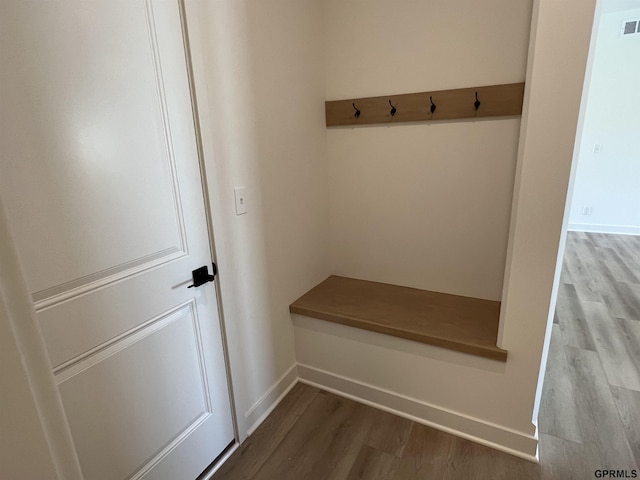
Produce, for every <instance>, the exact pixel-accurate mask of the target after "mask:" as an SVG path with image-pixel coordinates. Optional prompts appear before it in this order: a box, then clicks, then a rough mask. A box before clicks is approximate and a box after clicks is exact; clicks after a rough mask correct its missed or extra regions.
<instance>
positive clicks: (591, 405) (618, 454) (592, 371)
mask: <svg viewBox="0 0 640 480" xmlns="http://www.w3.org/2000/svg"><path fill="white" fill-rule="evenodd" d="M564 351H565V354H566V355H567V360H568V362H569V375H570V378H571V382H572V383H573V385H575V387H576V390H577V392H578V393H579V394H578V395H577V396H576V399H575V408H576V411H577V415H578V416H579V418H580V419H581V422H580V431H581V436H582V438H583V439H584V441H583V443H587V442H590V443H593V444H594V445H595V446H596V447H597V448H598V449H599V451H600V452H601V456H602V458H604V459H607V460H608V461H609V462H611V464H612V465H616V464H619V465H629V464H630V463H632V462H633V454H632V452H631V448H630V446H629V444H628V442H627V439H626V437H625V436H624V435H623V434H621V433H622V432H623V431H624V430H623V428H622V423H621V421H620V416H619V414H618V411H617V408H616V406H615V402H614V400H613V395H612V393H611V389H610V387H609V384H608V383H607V378H606V376H605V373H604V370H603V369H602V366H601V364H600V359H599V358H598V353H596V352H591V351H588V350H582V349H578V348H573V347H565V348H564Z"/></svg>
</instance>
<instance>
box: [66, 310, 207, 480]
mask: <svg viewBox="0 0 640 480" xmlns="http://www.w3.org/2000/svg"><path fill="white" fill-rule="evenodd" d="M193 307H194V306H193V303H189V304H187V305H185V306H183V307H181V308H179V309H178V310H177V311H174V312H172V313H170V314H169V315H165V316H162V317H160V318H159V319H158V320H156V322H154V324H153V325H150V326H148V327H147V328H145V329H144V330H142V331H140V332H138V333H137V334H136V335H132V336H131V337H129V338H127V339H125V340H122V341H120V342H117V343H115V344H113V345H111V346H110V347H109V348H107V349H105V350H104V351H102V352H101V353H100V354H99V355H94V356H92V357H89V358H87V359H85V360H84V361H83V362H80V363H78V364H77V365H75V366H74V368H73V369H70V370H72V371H68V372H65V374H64V375H61V376H60V377H61V378H60V379H59V380H61V382H60V393H61V395H62V399H63V402H64V404H65V406H66V407H67V411H68V414H67V415H68V420H69V424H70V425H71V430H72V432H73V437H74V441H75V444H76V445H77V450H78V454H79V457H80V459H81V462H82V470H83V472H84V474H85V475H86V477H87V478H92V479H94V478H95V479H101V480H102V479H104V480H111V479H114V478H129V476H130V475H131V474H133V473H134V472H135V471H136V470H137V469H138V468H139V466H140V465H144V464H146V463H147V461H148V459H150V458H152V457H154V456H155V455H156V454H157V452H160V451H161V450H162V449H163V448H165V447H167V446H168V445H170V444H171V442H172V441H173V440H174V439H176V438H178V437H179V436H180V435H181V434H182V433H184V432H185V431H187V430H189V429H191V428H194V425H196V424H198V423H201V422H203V421H206V419H207V417H208V415H207V414H208V413H209V412H211V406H210V401H209V394H208V389H207V387H206V382H205V378H206V374H205V366H204V362H203V361H202V359H201V358H200V356H199V355H198V352H199V351H200V350H201V345H202V342H201V341H200V338H199V337H200V336H199V334H198V332H197V330H196V325H197V324H196V322H195V317H194V308H193ZM156 352H163V355H162V356H158V355H156V354H155V353H156ZM65 377H66V378H65ZM113 379H117V382H114V381H113ZM167 387H170V388H167ZM158 419H162V421H158ZM136 424H144V425H147V426H148V427H147V428H144V429H135V428H131V426H132V425H136ZM96 432H100V441H99V442H95V441H92V439H93V438H94V437H95V435H96ZM167 439H170V440H169V442H167Z"/></svg>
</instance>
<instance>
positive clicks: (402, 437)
mask: <svg viewBox="0 0 640 480" xmlns="http://www.w3.org/2000/svg"><path fill="white" fill-rule="evenodd" d="M411 425H412V422H411V421H410V420H407V419H406V418H402V417H398V416H397V415H393V414H391V413H387V412H383V411H378V415H376V418H375V420H374V422H373V424H372V425H371V428H370V429H369V432H368V433H367V437H366V439H365V444H366V445H368V446H370V447H373V448H376V449H378V450H381V451H383V452H386V453H389V454H391V455H394V456H396V457H401V456H402V452H403V450H404V448H405V445H406V444H407V440H408V439H409V432H410V431H411Z"/></svg>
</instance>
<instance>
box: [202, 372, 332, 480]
mask: <svg viewBox="0 0 640 480" xmlns="http://www.w3.org/2000/svg"><path fill="white" fill-rule="evenodd" d="M318 392H319V390H318V389H317V388H314V387H310V386H308V385H303V384H301V383H298V384H297V385H296V386H294V387H293V389H291V391H290V392H289V393H288V394H287V395H286V396H285V397H284V398H283V399H282V402H280V405H278V406H277V407H276V408H275V409H274V410H273V412H271V415H269V416H268V417H267V419H266V420H265V421H264V422H263V423H262V425H260V427H259V428H258V429H257V430H256V431H255V432H253V435H251V436H250V437H249V438H248V439H247V440H245V442H244V443H243V444H242V448H241V449H239V450H238V451H237V452H236V453H235V454H234V455H232V457H231V458H230V459H229V460H228V461H227V462H226V463H225V464H224V465H223V466H222V468H220V469H219V470H218V471H217V472H216V474H215V475H214V476H213V480H223V479H229V480H230V479H233V480H248V479H251V478H253V476H254V475H255V474H256V472H257V471H258V470H259V469H260V467H262V465H263V464H264V463H265V462H266V461H267V459H268V458H269V456H270V455H271V453H272V452H273V451H274V450H275V448H276V447H277V446H278V445H279V444H280V442H281V441H282V439H283V438H284V437H285V436H286V435H287V433H289V431H290V430H291V428H292V427H293V425H295V423H296V422H297V421H298V420H299V419H300V417H301V416H302V415H303V414H304V412H305V411H306V409H307V408H308V406H309V405H310V404H311V403H312V402H313V400H314V399H315V398H316V396H317V395H318Z"/></svg>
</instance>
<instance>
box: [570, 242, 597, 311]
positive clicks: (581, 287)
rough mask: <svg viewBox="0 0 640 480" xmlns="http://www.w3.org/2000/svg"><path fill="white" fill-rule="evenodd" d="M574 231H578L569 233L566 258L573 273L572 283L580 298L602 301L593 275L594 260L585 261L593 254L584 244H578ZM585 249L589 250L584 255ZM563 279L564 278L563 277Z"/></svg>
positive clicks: (571, 273)
mask: <svg viewBox="0 0 640 480" xmlns="http://www.w3.org/2000/svg"><path fill="white" fill-rule="evenodd" d="M574 233H576V232H569V235H567V247H566V251H565V260H564V263H565V264H566V265H567V269H568V270H569V272H570V275H571V283H572V284H573V285H574V286H575V288H576V292H577V293H578V295H579V297H580V299H582V300H587V301H594V302H599V301H602V296H601V294H600V292H599V289H598V286H597V282H596V281H595V280H594V279H593V277H592V276H591V271H593V270H594V268H595V265H594V263H593V262H590V263H588V264H586V263H585V260H587V261H588V259H589V257H591V254H590V253H588V250H586V249H585V247H584V246H579V245H578V242H577V241H576V239H575V235H573V234H574ZM585 251H586V252H587V255H586V256H585V255H584V253H585ZM561 281H564V280H563V279H562V278H561Z"/></svg>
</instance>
